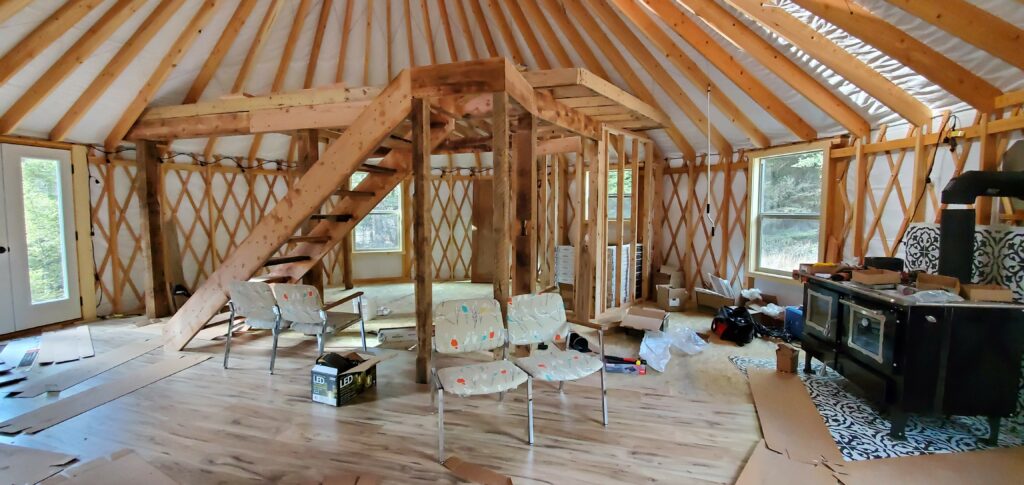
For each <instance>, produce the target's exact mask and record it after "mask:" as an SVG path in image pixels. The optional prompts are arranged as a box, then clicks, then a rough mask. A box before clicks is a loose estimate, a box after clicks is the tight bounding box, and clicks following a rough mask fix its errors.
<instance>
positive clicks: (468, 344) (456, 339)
mask: <svg viewBox="0 0 1024 485" xmlns="http://www.w3.org/2000/svg"><path fill="white" fill-rule="evenodd" d="M504 344H505V326H504V324H502V318H501V308H500V307H499V306H498V302H497V300H494V299H492V298H477V299H470V300H448V301H444V302H441V303H440V304H438V305H437V306H436V307H434V349H435V350H437V351H438V352H440V353H442V354H458V353H464V352H476V351H478V350H490V349H493V348H496V347H501V346H502V345H504Z"/></svg>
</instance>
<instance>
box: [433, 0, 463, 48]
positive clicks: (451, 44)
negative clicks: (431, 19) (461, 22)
mask: <svg viewBox="0 0 1024 485" xmlns="http://www.w3.org/2000/svg"><path fill="white" fill-rule="evenodd" d="M456 1H457V0H456ZM437 10H438V14H439V16H440V17H441V26H442V27H443V28H444V41H445V44H447V46H448V58H449V59H451V61H452V62H458V61H459V60H460V59H459V50H458V49H456V48H455V36H454V35H452V24H451V20H450V19H449V18H448V5H447V4H446V2H445V0H437Z"/></svg>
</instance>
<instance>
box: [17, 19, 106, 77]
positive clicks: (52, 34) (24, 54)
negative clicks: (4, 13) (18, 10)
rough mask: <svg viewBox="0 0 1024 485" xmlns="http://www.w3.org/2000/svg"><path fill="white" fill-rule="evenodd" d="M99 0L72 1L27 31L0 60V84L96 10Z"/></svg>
mask: <svg viewBox="0 0 1024 485" xmlns="http://www.w3.org/2000/svg"><path fill="white" fill-rule="evenodd" d="M101 3H103V1H102V0H71V1H69V2H67V3H65V4H64V5H62V6H61V7H60V8H59V9H57V11H56V12H54V13H53V14H52V15H50V16H49V17H47V18H46V20H44V21H43V23H41V24H39V26H38V27H36V28H35V29H33V30H32V32H29V33H28V35H26V36H25V37H24V38H23V39H21V41H19V42H18V43H17V44H15V45H14V46H13V47H11V49H10V50H8V51H7V53H6V54H4V56H3V57H2V58H0V85H2V84H5V83H7V81H10V79H11V77H13V76H14V75H15V74H16V73H17V72H18V71H20V70H21V68H22V67H25V64H28V62H29V61H31V60H32V59H34V58H36V56H38V55H39V54H40V53H41V52H43V50H44V49H46V48H47V47H49V46H50V44H52V43H53V41H55V40H57V39H58V38H60V36H62V35H64V33H65V32H67V31H68V29H70V28H71V27H73V26H74V25H75V24H77V23H78V21H79V20H82V17H85V16H86V15H87V14H88V13H89V12H91V11H92V10H93V9H95V8H96V7H98V6H99V5H100V4H101Z"/></svg>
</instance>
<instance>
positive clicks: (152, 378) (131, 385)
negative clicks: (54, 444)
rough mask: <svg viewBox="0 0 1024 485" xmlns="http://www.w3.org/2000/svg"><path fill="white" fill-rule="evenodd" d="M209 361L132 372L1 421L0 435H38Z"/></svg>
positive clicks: (188, 359)
mask: <svg viewBox="0 0 1024 485" xmlns="http://www.w3.org/2000/svg"><path fill="white" fill-rule="evenodd" d="M210 357H211V356H210V355H194V354H192V355H180V356H173V357H169V358H167V359H165V360H163V361H161V362H158V363H156V364H151V365H148V366H146V367H144V368H142V369H139V370H136V371H135V372H132V373H130V374H128V375H126V376H124V377H122V378H120V379H116V380H113V381H110V382H107V383H105V384H100V385H98V386H96V387H94V388H92V389H88V390H85V391H82V392H80V393H78V394H75V395H72V396H68V397H66V398H63V399H61V400H59V401H54V402H52V403H50V404H47V405H46V406H43V407H41V408H38V409H36V410H34V411H29V412H27V413H25V414H22V415H20V416H16V417H14V418H11V419H9V420H7V421H4V422H2V423H0V433H7V434H15V433H20V432H25V433H29V434H33V433H38V432H40V431H42V430H44V429H46V428H49V427H50V426H53V425H55V424H58V423H61V422H63V421H65V420H68V419H71V418H73V417H75V416H78V415H79V414H82V413H84V412H86V411H89V410H90V409H93V408H95V407H97V406H100V405H102V404H106V403H108V402H110V401H113V400H114V399H117V398H119V397H121V396H124V395H125V394H128V393H131V392H133V391H135V390H138V389H140V388H143V387H145V386H148V385H150V384H152V383H154V382H157V381H159V380H160V379H163V378H165V377H167V376H170V375H173V374H175V373H177V372H180V371H183V370H185V369H187V368H189V367H192V366H194V365H196V364H198V363H200V362H202V361H204V360H206V359H209V358H210Z"/></svg>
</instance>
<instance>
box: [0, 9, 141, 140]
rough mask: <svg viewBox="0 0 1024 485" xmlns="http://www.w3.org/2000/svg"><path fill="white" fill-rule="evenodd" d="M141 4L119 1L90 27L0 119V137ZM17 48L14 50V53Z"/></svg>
mask: <svg viewBox="0 0 1024 485" xmlns="http://www.w3.org/2000/svg"><path fill="white" fill-rule="evenodd" d="M142 4H143V2H142V1H141V0H119V1H118V2H117V3H115V4H114V5H113V6H111V7H110V8H109V9H107V11H106V12H105V13H104V14H103V16H102V17H100V18H99V20H97V21H96V22H95V23H94V24H93V25H92V27H89V30H87V31H86V32H85V33H84V34H82V36H81V37H79V38H78V40H77V41H76V42H75V43H74V45H72V46H71V47H70V48H69V49H68V50H66V51H65V52H64V55H62V56H61V57H60V59H57V62H54V63H53V65H52V66H50V68H49V69H48V70H47V71H46V73H44V74H43V75H42V76H40V77H39V79H37V80H36V82H35V83H33V84H32V86H31V87H29V88H28V90H26V91H25V92H24V93H23V94H22V95H21V97H20V98H18V100H17V101H15V102H14V104H13V105H11V107H10V108H8V109H7V112H6V113H4V115H3V117H2V118H0V133H10V132H12V131H14V129H15V128H17V127H18V124H20V123H21V122H22V120H24V119H25V117H26V116H28V114H29V113H31V112H32V110H34V109H35V108H36V107H37V106H39V104H40V103H42V102H43V101H45V100H46V98H47V97H48V96H49V95H50V93H52V92H53V90H54V89H55V88H56V87H57V86H58V85H60V83H61V82H62V81H64V79H66V78H67V77H68V75H70V74H71V73H72V72H73V71H74V70H75V69H77V68H78V66H80V65H82V63H83V62H85V59H86V58H88V57H89V55H90V54H92V53H93V52H94V51H95V50H96V48H97V47H99V46H100V44H102V43H103V42H104V41H105V40H107V38H108V37H110V35H111V34H113V33H114V32H115V31H116V30H117V29H118V27H120V26H121V24H123V23H124V22H125V21H126V20H128V18H129V17H131V16H132V15H133V14H135V12H137V11H138V10H139V8H140V7H141V6H142ZM17 48H18V47H15V49H17Z"/></svg>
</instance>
